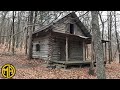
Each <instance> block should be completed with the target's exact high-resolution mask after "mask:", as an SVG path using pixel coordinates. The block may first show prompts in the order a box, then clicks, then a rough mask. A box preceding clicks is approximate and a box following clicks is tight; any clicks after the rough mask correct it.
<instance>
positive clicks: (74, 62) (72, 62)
mask: <svg viewBox="0 0 120 90" xmlns="http://www.w3.org/2000/svg"><path fill="white" fill-rule="evenodd" d="M51 62H54V63H59V64H67V65H68V64H69V65H70V64H71V65H75V64H90V61H75V60H74V61H67V62H66V61H51Z"/></svg>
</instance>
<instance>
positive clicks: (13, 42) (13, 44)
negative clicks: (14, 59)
mask: <svg viewBox="0 0 120 90" xmlns="http://www.w3.org/2000/svg"><path fill="white" fill-rule="evenodd" d="M14 13H15V11H13V18H12V19H13V22H12V53H13V54H14V52H15V50H14V49H15V48H14V47H15V36H14V34H15V33H14V32H15V31H14V19H15V16H14Z"/></svg>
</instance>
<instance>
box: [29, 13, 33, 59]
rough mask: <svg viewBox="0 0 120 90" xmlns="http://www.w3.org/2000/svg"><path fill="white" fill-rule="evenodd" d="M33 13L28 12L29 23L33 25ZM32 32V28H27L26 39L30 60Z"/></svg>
mask: <svg viewBox="0 0 120 90" xmlns="http://www.w3.org/2000/svg"><path fill="white" fill-rule="evenodd" d="M33 13H34V11H30V15H29V23H30V24H32V23H33ZM32 32H33V27H32V26H29V38H28V59H29V60H30V59H32Z"/></svg>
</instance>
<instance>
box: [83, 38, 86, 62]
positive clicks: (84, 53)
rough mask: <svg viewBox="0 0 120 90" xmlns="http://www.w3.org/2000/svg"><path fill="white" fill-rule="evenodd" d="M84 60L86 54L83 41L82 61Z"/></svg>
mask: <svg viewBox="0 0 120 90" xmlns="http://www.w3.org/2000/svg"><path fill="white" fill-rule="evenodd" d="M85 60H86V52H85V40H83V61H85Z"/></svg>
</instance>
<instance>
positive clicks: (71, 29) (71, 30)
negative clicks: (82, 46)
mask: <svg viewBox="0 0 120 90" xmlns="http://www.w3.org/2000/svg"><path fill="white" fill-rule="evenodd" d="M70 34H74V24H70Z"/></svg>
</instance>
